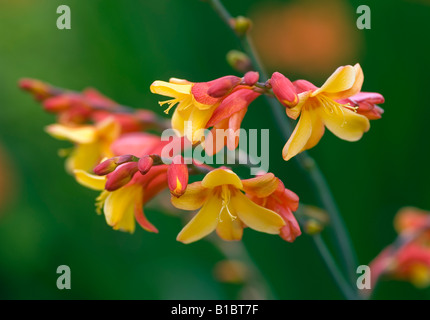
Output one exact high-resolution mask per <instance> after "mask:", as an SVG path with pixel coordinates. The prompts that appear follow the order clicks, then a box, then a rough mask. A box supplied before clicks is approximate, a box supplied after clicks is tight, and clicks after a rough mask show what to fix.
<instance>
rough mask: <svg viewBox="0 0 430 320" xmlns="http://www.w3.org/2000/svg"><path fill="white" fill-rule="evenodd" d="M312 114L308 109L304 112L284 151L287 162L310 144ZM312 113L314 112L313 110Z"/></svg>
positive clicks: (283, 155) (283, 154)
mask: <svg viewBox="0 0 430 320" xmlns="http://www.w3.org/2000/svg"><path fill="white" fill-rule="evenodd" d="M310 112H311V111H309V110H307V109H303V110H302V115H301V116H300V119H299V122H298V123H297V125H296V128H295V129H294V131H293V133H292V134H291V136H290V138H289V139H288V141H287V143H286V144H285V146H284V149H283V150H282V157H283V158H284V160H285V161H288V160H290V159H291V158H292V157H294V156H295V155H296V154H298V153H300V152H301V151H302V150H303V148H304V147H305V146H306V144H307V143H308V141H309V138H310V137H311V133H312V117H311V113H310ZM312 112H314V111H313V110H312Z"/></svg>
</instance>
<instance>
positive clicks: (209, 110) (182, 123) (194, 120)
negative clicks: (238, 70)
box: [150, 76, 241, 143]
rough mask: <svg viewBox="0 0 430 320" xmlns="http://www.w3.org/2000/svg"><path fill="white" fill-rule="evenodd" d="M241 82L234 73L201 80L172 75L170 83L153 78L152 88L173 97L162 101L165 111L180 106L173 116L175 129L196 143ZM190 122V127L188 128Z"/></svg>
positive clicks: (152, 90) (155, 91)
mask: <svg viewBox="0 0 430 320" xmlns="http://www.w3.org/2000/svg"><path fill="white" fill-rule="evenodd" d="M240 81H241V79H240V78H239V77H235V76H225V77H222V78H219V79H216V80H213V81H209V82H201V83H192V82H189V81H186V80H181V79H174V78H172V79H170V81H169V82H165V81H154V82H153V83H152V84H151V87H150V89H151V92H152V93H157V94H160V95H163V96H167V97H172V98H173V99H171V100H166V101H162V102H160V105H164V104H167V105H168V108H167V109H166V110H165V113H168V112H169V110H170V109H172V108H173V107H174V106H175V105H177V107H176V109H175V111H174V113H173V116H172V128H173V129H176V130H178V132H179V133H180V135H181V136H186V137H187V138H188V140H190V141H192V143H197V142H200V141H201V138H202V137H203V130H204V129H205V128H207V126H206V124H207V122H208V120H209V119H210V118H211V116H212V114H213V112H214V111H215V109H216V108H217V106H218V105H219V104H220V102H221V101H222V99H223V98H224V97H225V96H226V95H227V94H228V93H229V92H230V91H232V90H233V89H234V87H236V86H237V85H238V84H239V83H240ZM187 123H190V124H191V128H187V127H186V124H187Z"/></svg>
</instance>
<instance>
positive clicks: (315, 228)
mask: <svg viewBox="0 0 430 320" xmlns="http://www.w3.org/2000/svg"><path fill="white" fill-rule="evenodd" d="M323 229H324V226H323V225H322V224H321V223H320V222H318V221H316V220H313V219H310V220H308V221H306V223H305V226H304V231H305V232H306V233H307V234H309V235H311V236H313V235H316V234H318V233H320V232H321V231H322V230H323Z"/></svg>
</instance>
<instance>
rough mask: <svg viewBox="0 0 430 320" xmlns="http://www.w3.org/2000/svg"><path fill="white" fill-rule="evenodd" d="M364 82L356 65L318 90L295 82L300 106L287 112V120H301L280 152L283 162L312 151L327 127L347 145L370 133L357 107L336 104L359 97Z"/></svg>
mask: <svg viewBox="0 0 430 320" xmlns="http://www.w3.org/2000/svg"><path fill="white" fill-rule="evenodd" d="M363 79H364V76H363V71H362V69H361V67H360V65H359V64H356V65H355V66H344V67H340V68H338V69H337V70H336V71H335V72H334V73H333V74H332V75H331V76H330V77H329V78H328V79H327V81H326V82H325V83H324V84H323V85H322V86H321V87H320V88H317V87H316V86H314V85H313V84H312V83H310V82H308V81H305V80H298V81H295V82H294V85H295V87H296V92H297V93H298V97H299V103H298V104H297V105H296V106H294V107H292V108H288V107H287V108H286V111H287V115H288V116H289V117H290V118H292V119H297V118H298V117H299V116H300V119H299V122H298V123H297V125H296V128H295V129H294V132H293V133H292V135H291V137H290V138H289V140H288V141H287V143H286V145H285V147H284V149H283V152H282V155H283V158H284V159H285V160H289V159H291V158H292V157H294V156H295V155H296V154H298V153H300V152H302V151H304V150H307V149H310V148H312V147H314V146H315V145H316V144H317V143H318V142H319V141H320V139H321V138H322V136H323V134H324V131H325V128H326V127H327V128H328V129H329V130H330V131H331V132H332V133H333V134H335V135H336V136H337V137H339V138H341V139H343V140H347V141H357V140H359V139H360V138H361V137H362V136H363V133H364V132H367V131H368V130H369V128H370V124H369V119H368V118H367V117H366V116H364V115H362V114H359V113H358V112H357V108H358V107H355V106H351V105H350V104H349V103H345V104H343V103H341V102H339V101H342V99H347V98H350V97H352V96H354V95H356V94H357V93H359V92H360V90H361V86H362V84H363Z"/></svg>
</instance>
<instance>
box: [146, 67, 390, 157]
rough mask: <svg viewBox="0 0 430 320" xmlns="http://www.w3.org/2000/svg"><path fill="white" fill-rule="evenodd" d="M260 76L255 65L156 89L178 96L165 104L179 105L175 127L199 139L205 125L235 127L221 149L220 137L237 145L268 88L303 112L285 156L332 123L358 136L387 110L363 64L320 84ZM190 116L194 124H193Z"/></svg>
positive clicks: (344, 135) (291, 111)
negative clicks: (239, 73) (367, 84)
mask: <svg viewBox="0 0 430 320" xmlns="http://www.w3.org/2000/svg"><path fill="white" fill-rule="evenodd" d="M258 79H259V75H258V73H257V72H252V71H251V72H248V73H246V74H245V76H244V77H243V78H239V77H235V76H225V77H222V78H219V79H216V80H213V81H209V82H203V83H192V82H189V81H187V80H181V79H176V78H172V79H170V81H169V82H164V81H155V82H154V83H153V84H152V85H151V91H152V92H153V93H157V94H160V95H164V96H168V97H171V98H172V99H171V100H165V101H162V102H160V105H165V104H167V105H168V108H167V109H166V110H165V112H166V113H168V112H169V110H170V109H172V108H173V107H174V106H175V105H177V107H176V109H175V111H174V113H173V115H172V128H173V129H176V130H177V131H178V133H179V134H180V135H182V136H186V137H187V138H188V139H189V140H190V141H192V143H194V144H196V143H199V142H202V141H204V139H205V137H204V129H209V128H213V129H218V128H222V129H229V130H230V132H231V134H229V135H228V139H227V141H226V142H224V139H223V140H222V141H215V142H214V143H213V144H212V143H211V144H210V145H211V146H212V145H214V146H216V147H215V152H217V151H219V150H220V149H221V148H220V143H221V144H222V145H221V146H224V144H225V145H227V147H229V146H230V147H229V149H231V148H233V149H234V148H236V147H237V145H238V139H237V135H235V134H234V132H235V131H236V130H237V129H239V128H240V125H241V122H242V120H243V118H244V116H245V114H246V112H247V109H248V106H249V105H250V103H251V102H252V101H254V100H255V99H256V98H257V97H259V96H260V95H262V94H268V95H274V96H275V97H276V98H277V99H278V100H279V102H280V103H281V104H282V105H284V106H285V108H286V113H287V115H288V117H290V118H291V119H294V120H296V119H298V118H299V117H300V118H299V121H298V123H297V125H296V128H295V130H294V132H293V133H292V135H291V137H290V138H289V140H288V141H287V143H286V144H285V146H284V149H283V152H282V155H283V158H284V159H285V160H289V159H291V158H292V157H294V156H295V155H297V154H298V153H300V152H302V151H304V150H307V149H310V148H312V147H314V146H315V145H316V144H317V143H318V142H319V141H320V140H321V138H322V136H323V134H324V131H325V128H326V127H327V128H328V129H329V130H330V131H331V132H332V133H333V134H335V135H336V136H338V137H339V138H341V139H343V140H347V141H357V140H359V139H360V138H361V137H362V136H363V133H364V132H367V131H368V130H369V128H370V124H369V120H374V119H379V118H381V114H382V113H383V110H382V109H381V108H380V107H379V106H377V104H381V103H383V102H384V98H383V96H382V95H380V94H379V93H371V92H361V87H362V85H363V80H364V75H363V71H362V69H361V67H360V65H359V64H356V65H355V66H343V67H339V68H338V69H337V70H336V71H335V72H334V73H333V74H332V75H331V76H330V77H329V78H328V79H327V81H326V82H325V83H324V84H323V85H322V86H321V87H319V88H318V87H316V86H315V85H313V84H312V83H310V82H309V81H306V80H296V81H294V82H291V81H290V80H289V79H288V78H287V77H285V76H284V75H282V74H281V73H279V72H275V73H274V74H273V75H272V77H271V78H270V79H269V80H268V81H266V82H265V83H259V82H258ZM187 122H189V123H191V124H192V125H191V126H190V127H189V128H186V125H185V124H186V123H187ZM213 129H212V130H213ZM233 139H234V140H233ZM206 151H212V148H211V150H206Z"/></svg>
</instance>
